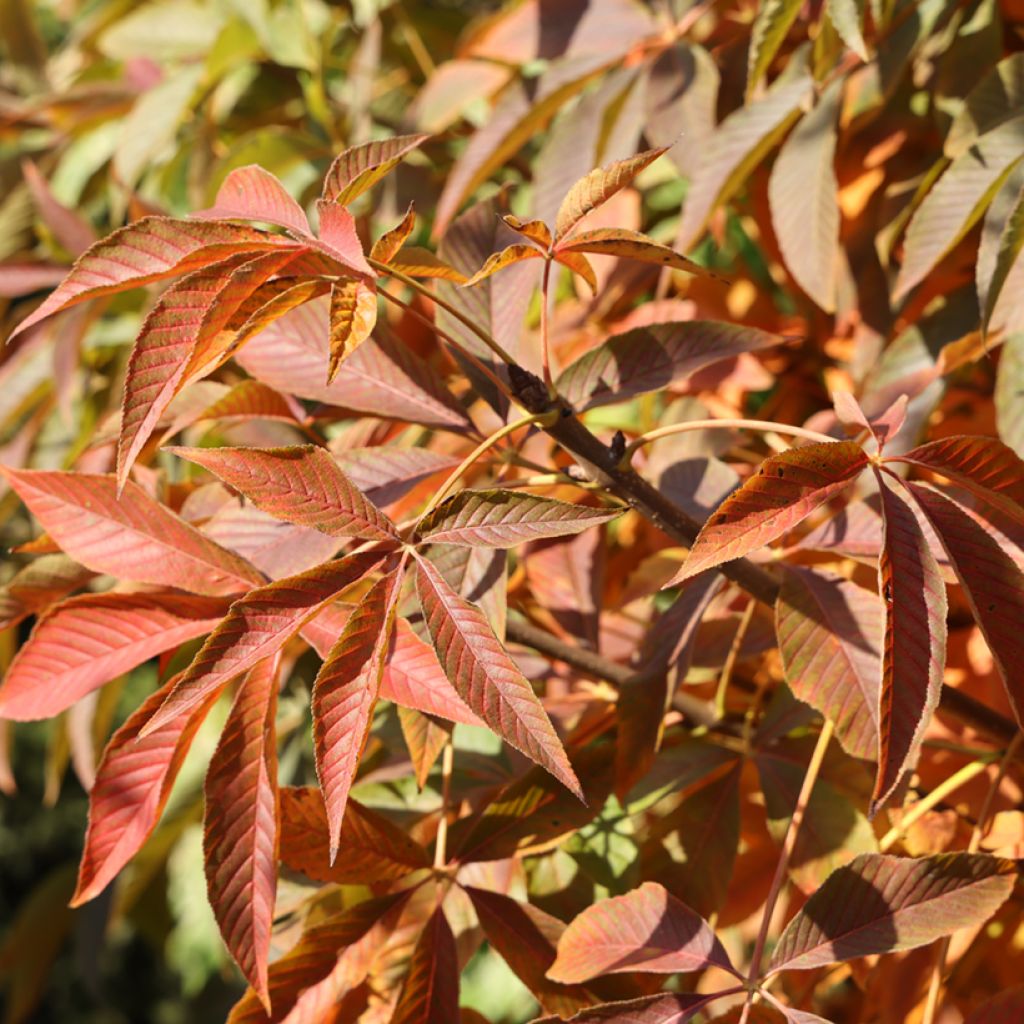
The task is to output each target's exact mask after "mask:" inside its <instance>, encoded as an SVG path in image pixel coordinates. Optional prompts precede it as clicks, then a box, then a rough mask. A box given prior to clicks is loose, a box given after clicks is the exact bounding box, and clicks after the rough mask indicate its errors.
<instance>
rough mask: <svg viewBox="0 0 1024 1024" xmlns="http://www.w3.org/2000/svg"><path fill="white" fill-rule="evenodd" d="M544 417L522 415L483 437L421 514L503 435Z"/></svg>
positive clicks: (434, 504)
mask: <svg viewBox="0 0 1024 1024" xmlns="http://www.w3.org/2000/svg"><path fill="white" fill-rule="evenodd" d="M544 418H545V417H544V415H543V414H537V413H534V414H533V415H531V416H524V417H523V418H522V419H521V420H515V421H514V422H512V423H506V424H505V425H504V426H503V427H499V428H498V429H497V430H496V431H495V432H494V433H493V434H491V436H490V437H487V438H484V440H483V441H481V442H480V443H479V444H478V445H477V446H476V447H475V448H474V449H473V450H472V451H471V452H470V453H469V454H468V455H467V456H466V457H465V458H464V459H463V460H462V461H461V462H460V463H459V464H458V465H457V466H456V467H455V469H454V470H452V473H451V476H449V477H448V479H447V480H445V482H444V483H443V484H441V486H440V488H438V490H437V491H436V492H435V493H434V496H433V497H432V498H431V499H430V501H428V502H427V507H426V508H425V509H424V510H423V515H427V514H428V513H430V512H432V511H433V510H434V509H435V508H437V506H438V505H440V504H441V502H442V501H444V499H445V497H446V496H447V494H448V492H449V491H450V490H451V489H452V488H453V487H454V486H455V485H456V484H457V483H458V482H459V480H460V479H461V478H462V477H463V476H464V475H465V474H466V473H467V472H468V471H469V470H470V469H471V468H472V466H473V463H474V462H476V460H477V459H478V458H480V456H481V455H483V454H484V452H486V451H487V450H488V448H492V447H493V446H494V445H496V444H497V443H498V442H499V441H500V440H501V439H502V438H503V437H507V436H508V435H509V434H511V433H514V432H515V431H517V430H518V429H519V428H520V427H528V426H530V424H532V423H537V422H538V421H540V420H543V419H544Z"/></svg>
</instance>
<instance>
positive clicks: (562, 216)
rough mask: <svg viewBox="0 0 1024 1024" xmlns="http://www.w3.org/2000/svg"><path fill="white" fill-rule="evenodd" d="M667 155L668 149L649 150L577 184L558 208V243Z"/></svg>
mask: <svg viewBox="0 0 1024 1024" xmlns="http://www.w3.org/2000/svg"><path fill="white" fill-rule="evenodd" d="M665 152H667V147H663V148H660V149H648V150H645V151H644V152H643V153H638V154H637V155H636V156H631V157H628V158H627V159H625V160H617V161H616V162H615V163H613V164H609V165H608V166H607V167H599V168H597V169H596V170H593V171H591V172H590V173H589V174H588V175H586V176H585V177H583V178H581V179H580V180H579V181H577V182H576V184H575V185H573V187H572V188H571V189H570V190H569V194H568V195H567V196H566V197H565V199H563V200H562V205H561V206H560V207H559V208H558V214H557V216H556V218H555V241H556V242H557V241H560V240H561V239H563V238H565V236H566V235H567V234H569V232H570V231H572V229H573V228H574V227H576V225H577V224H578V223H579V222H580V221H581V220H582V219H583V218H584V217H586V215H587V214H588V213H590V212H591V210H596V209H597V208H598V207H599V206H601V205H602V204H603V203H606V202H607V201H608V200H609V199H611V197H612V196H613V195H615V193H616V192H618V191H620V190H621V189H623V188H625V187H626V186H627V185H628V184H629V183H630V182H631V181H632V180H633V179H634V178H635V177H636V176H637V175H638V174H639V173H640V172H641V171H642V170H643V169H644V168H645V167H647V166H648V164H651V163H653V162H654V161H655V160H657V159H658V157H659V156H661V155H662V154H663V153H665Z"/></svg>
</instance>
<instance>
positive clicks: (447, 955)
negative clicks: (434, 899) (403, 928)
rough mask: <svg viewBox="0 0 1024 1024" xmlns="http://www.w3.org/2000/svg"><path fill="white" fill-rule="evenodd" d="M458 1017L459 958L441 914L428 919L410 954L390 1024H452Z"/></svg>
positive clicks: (446, 922) (438, 909)
mask: <svg viewBox="0 0 1024 1024" xmlns="http://www.w3.org/2000/svg"><path fill="white" fill-rule="evenodd" d="M458 1013H459V958H458V952H457V951H456V948H455V936H454V935H453V934H452V930H451V927H450V925H449V924H448V919H447V918H446V917H445V916H444V911H443V910H442V909H441V908H440V907H438V908H437V909H436V910H435V911H434V913H433V914H431V916H430V920H429V921H428V922H427V924H426V927H425V928H424V929H423V934H422V935H421V936H420V939H419V942H417V943H416V948H415V949H414V950H413V953H412V960H411V961H410V963H409V975H408V977H407V978H406V980H405V985H404V987H403V988H402V994H401V996H400V997H399V1000H398V1006H397V1007H396V1008H395V1012H394V1015H393V1016H392V1018H391V1024H452V1022H453V1021H454V1020H455V1019H456V1018H457V1017H458Z"/></svg>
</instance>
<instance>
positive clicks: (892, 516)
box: [870, 474, 947, 815]
mask: <svg viewBox="0 0 1024 1024" xmlns="http://www.w3.org/2000/svg"><path fill="white" fill-rule="evenodd" d="M901 486H902V485H900V484H896V485H893V484H890V483H889V481H888V480H885V479H883V478H882V476H881V474H879V493H880V495H881V499H882V524H883V526H882V536H883V540H882V554H881V558H880V559H879V564H878V575H879V585H880V590H881V593H882V601H883V604H884V605H885V633H884V637H883V643H882V688H881V692H880V694H879V723H878V777H877V779H876V781H875V790H874V793H873V794H872V797H871V809H870V813H871V814H872V815H873V814H874V813H875V811H876V810H877V809H878V808H879V807H880V806H881V805H882V804H883V803H884V802H885V801H886V800H887V799H888V797H889V796H890V795H891V793H892V791H893V789H894V788H895V787H896V785H897V784H898V783H899V781H900V778H901V777H902V775H903V773H904V772H905V771H906V770H907V769H908V768H910V767H912V766H913V764H914V762H915V760H916V758H917V753H918V750H919V748H920V745H921V740H922V739H923V738H924V733H925V730H926V729H927V727H928V723H929V722H930V721H931V717H932V713H933V712H934V711H935V708H936V707H937V705H938V703H939V694H940V692H941V689H942V674H943V668H944V665H945V660H946V607H947V600H946V584H945V583H944V582H943V579H942V574H941V572H940V570H939V566H938V563H937V562H936V561H935V556H934V555H933V554H932V552H931V550H930V548H929V546H928V541H927V539H926V538H925V536H924V533H923V532H922V530H921V526H920V524H919V523H918V520H917V517H916V516H915V514H914V511H913V509H912V508H911V507H910V505H909V504H908V503H907V501H906V499H905V498H904V497H903V494H902V493H899V492H898V491H897V490H896V489H895V488H896V487H901Z"/></svg>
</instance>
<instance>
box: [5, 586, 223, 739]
mask: <svg viewBox="0 0 1024 1024" xmlns="http://www.w3.org/2000/svg"><path fill="white" fill-rule="evenodd" d="M225 611H226V605H225V602H224V601H221V600H216V599H213V598H205V597H193V596H192V595H189V594H117V593H106V594H82V595H80V596H78V597H72V598H70V599H68V600H67V601H63V602H61V603H60V604H58V605H56V606H55V607H53V608H51V609H50V610H49V611H48V612H47V613H46V614H45V615H44V616H42V618H40V620H39V622H38V623H37V624H36V627H35V629H33V631H32V634H31V636H30V637H29V639H28V641H27V642H26V643H25V644H24V646H22V647H21V648H20V649H19V650H18V653H17V654H16V655H15V658H14V660H13V661H12V662H11V664H10V667H9V668H8V669H7V673H6V675H5V676H4V680H3V685H2V686H0V718H10V719H13V720H15V721H19V722H24V721H29V720H33V719H40V718H52V717H53V716H54V715H58V714H60V713H61V712H62V711H66V710H67V709H68V708H69V707H71V705H72V704H74V703H75V702H76V701H77V700H79V699H81V698H82V697H84V696H85V695H86V694H88V693H91V692H92V691H93V690H95V689H96V688H97V687H100V686H103V685H105V684H106V683H109V682H110V681H111V680H112V679H116V678H117V677H118V676H119V675H122V674H123V673H125V672H130V671H131V670H132V669H133V668H135V667H136V666H137V665H141V664H142V663H143V662H144V661H146V660H148V659H149V658H152V657H154V656H155V655H157V654H162V653H163V652H164V651H169V650H171V649H173V648H175V647H177V646H178V645H179V644H182V643H184V642H185V641H186V640H191V639H193V638H194V637H197V636H203V635H204V634H206V633H209V632H210V631H211V630H212V629H213V628H214V627H215V626H216V625H217V623H218V622H219V621H220V620H221V618H222V617H223V615H224V612H225Z"/></svg>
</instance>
